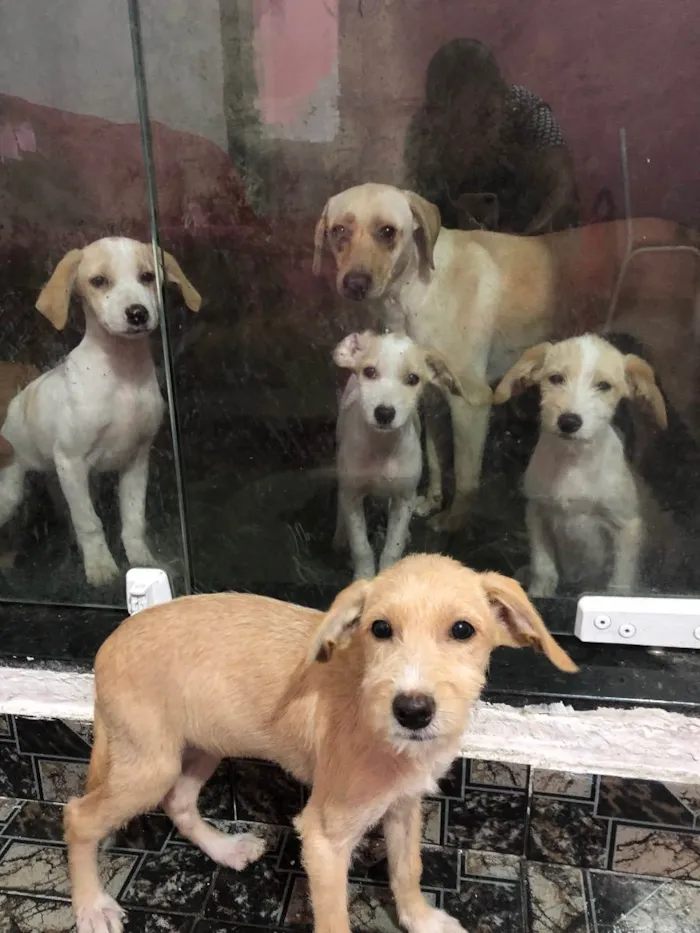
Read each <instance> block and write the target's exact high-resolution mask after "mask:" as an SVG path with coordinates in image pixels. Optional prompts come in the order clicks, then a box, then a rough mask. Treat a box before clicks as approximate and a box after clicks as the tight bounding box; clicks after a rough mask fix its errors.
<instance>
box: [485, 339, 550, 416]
mask: <svg viewBox="0 0 700 933" xmlns="http://www.w3.org/2000/svg"><path fill="white" fill-rule="evenodd" d="M551 346H552V344H551V343H538V344H537V346H535V347H530V349H529V350H526V351H525V352H524V353H523V355H522V356H521V357H520V359H519V360H518V362H517V363H516V364H515V366H512V367H511V368H510V369H509V370H508V372H507V373H506V374H505V376H504V377H503V379H501V381H500V382H499V383H498V385H497V386H496V391H495V392H494V393H493V400H494V402H495V403H496V404H497V405H501V404H502V403H503V402H507V401H508V399H509V398H512V397H513V396H514V395H518V394H519V393H520V392H522V391H523V389H525V388H527V386H529V385H534V384H535V382H536V381H537V375H538V370H539V369H540V368H541V367H542V364H543V363H544V360H545V357H546V356H547V351H548V350H549V348H550V347H551Z"/></svg>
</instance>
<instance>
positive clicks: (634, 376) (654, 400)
mask: <svg viewBox="0 0 700 933" xmlns="http://www.w3.org/2000/svg"><path fill="white" fill-rule="evenodd" d="M625 378H626V379H627V387H628V389H629V393H630V398H632V399H635V400H636V401H639V402H642V404H644V405H646V406H647V407H649V408H650V409H651V412H652V414H653V416H654V419H655V420H656V423H657V424H658V425H659V427H661V428H666V427H668V417H667V415H666V405H665V403H664V397H663V395H662V394H661V391H660V390H659V387H658V385H657V384H656V377H655V376H654V370H653V369H652V368H651V366H650V365H649V364H648V363H647V362H646V360H643V359H642V358H641V356H635V354H634V353H628V354H627V356H626V357H625Z"/></svg>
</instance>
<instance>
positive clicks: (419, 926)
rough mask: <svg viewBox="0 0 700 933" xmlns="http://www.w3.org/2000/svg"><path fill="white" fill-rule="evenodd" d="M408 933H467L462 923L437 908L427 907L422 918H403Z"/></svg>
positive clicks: (422, 913)
mask: <svg viewBox="0 0 700 933" xmlns="http://www.w3.org/2000/svg"><path fill="white" fill-rule="evenodd" d="M401 922H402V924H403V926H404V927H405V928H406V930H407V931H408V933H467V931H466V930H465V929H464V927H463V926H462V924H461V923H459V921H458V920H455V919H454V917H450V915H449V914H446V913H445V911H444V910H438V908H437V907H426V910H425V911H421V916H420V918H415V919H411V918H407V917H406V918H402V921H401Z"/></svg>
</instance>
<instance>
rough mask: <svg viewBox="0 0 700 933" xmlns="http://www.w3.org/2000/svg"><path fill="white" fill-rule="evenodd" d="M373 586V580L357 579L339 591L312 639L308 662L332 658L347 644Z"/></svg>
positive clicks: (358, 622)
mask: <svg viewBox="0 0 700 933" xmlns="http://www.w3.org/2000/svg"><path fill="white" fill-rule="evenodd" d="M371 585H372V584H371V581H370V580H356V581H355V582H354V583H351V584H350V586H348V587H346V588H345V589H344V590H342V592H340V593H338V595H337V596H336V598H335V599H334V601H333V605H332V606H331V608H330V609H329V610H328V612H327V613H326V614H325V616H324V617H323V620H322V621H321V624H320V625H319V627H318V629H317V630H316V632H315V634H314V636H313V639H312V640H311V644H310V645H309V651H308V654H307V656H306V660H307V662H308V663H309V664H313V663H314V661H321V662H325V661H330V659H331V657H332V655H333V652H334V651H335V650H336V649H339V650H340V649H342V648H345V647H346V646H347V645H348V643H349V642H350V639H351V638H352V633H353V632H354V631H355V629H356V628H357V626H358V625H359V624H360V618H361V616H362V610H363V609H364V606H365V600H366V599H367V594H368V592H369V590H370V587H371Z"/></svg>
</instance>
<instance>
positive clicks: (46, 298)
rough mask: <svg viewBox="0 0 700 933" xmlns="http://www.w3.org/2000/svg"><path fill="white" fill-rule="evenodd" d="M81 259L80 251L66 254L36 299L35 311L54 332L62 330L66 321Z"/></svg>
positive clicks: (81, 252)
mask: <svg viewBox="0 0 700 933" xmlns="http://www.w3.org/2000/svg"><path fill="white" fill-rule="evenodd" d="M82 258H83V251H82V249H72V250H71V251H70V252H69V253H66V255H65V256H64V257H63V259H62V260H61V261H60V262H59V264H58V265H57V266H56V268H55V269H54V272H53V275H52V276H51V278H50V279H49V281H48V282H47V283H46V285H44V287H43V288H42V290H41V293H40V294H39V297H38V298H37V302H36V309H37V311H40V312H41V314H43V315H44V317H45V318H46V319H47V320H48V321H50V322H51V323H52V324H53V326H54V327H55V328H56V330H63V328H64V327H65V326H66V322H67V321H68V309H69V308H70V296H71V292H72V291H73V285H74V283H75V276H76V274H77V272H78V266H79V265H80V260H81V259H82Z"/></svg>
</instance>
